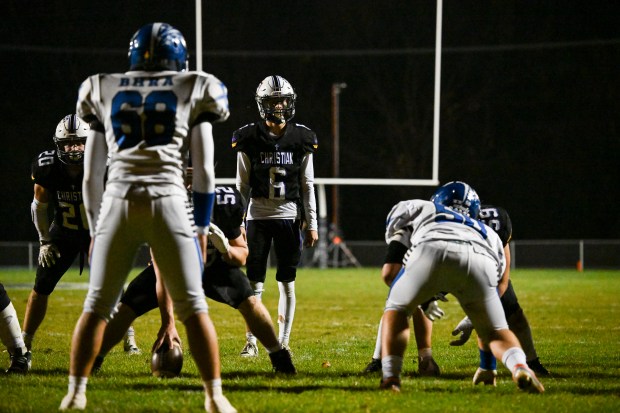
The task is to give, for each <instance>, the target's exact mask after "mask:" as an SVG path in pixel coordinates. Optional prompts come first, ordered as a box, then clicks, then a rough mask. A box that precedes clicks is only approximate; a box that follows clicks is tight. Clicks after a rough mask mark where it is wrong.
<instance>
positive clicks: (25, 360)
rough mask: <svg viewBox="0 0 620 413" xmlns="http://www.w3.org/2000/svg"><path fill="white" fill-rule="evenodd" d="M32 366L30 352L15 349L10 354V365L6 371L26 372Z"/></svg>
mask: <svg viewBox="0 0 620 413" xmlns="http://www.w3.org/2000/svg"><path fill="white" fill-rule="evenodd" d="M31 366H32V353H31V352H30V351H27V352H26V353H25V354H22V351H21V349H18V350H16V351H15V354H11V365H10V366H9V368H8V370H7V371H6V372H7V373H8V374H26V373H28V371H30V367H31Z"/></svg>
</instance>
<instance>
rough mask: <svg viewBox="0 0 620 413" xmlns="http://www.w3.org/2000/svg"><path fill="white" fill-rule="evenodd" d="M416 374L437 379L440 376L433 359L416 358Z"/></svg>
mask: <svg viewBox="0 0 620 413" xmlns="http://www.w3.org/2000/svg"><path fill="white" fill-rule="evenodd" d="M418 374H420V376H424V377H437V376H439V375H440V374H441V370H440V369H439V366H438V365H437V363H436V362H435V359H433V357H424V358H422V357H418Z"/></svg>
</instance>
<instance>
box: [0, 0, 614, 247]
mask: <svg viewBox="0 0 620 413" xmlns="http://www.w3.org/2000/svg"><path fill="white" fill-rule="evenodd" d="M85 3H87V2H78V1H75V2H70V1H63V2H59V1H56V2H55V1H47V2H43V1H32V2H23V1H14V0H9V1H7V0H5V1H3V2H2V6H0V7H1V9H2V23H1V25H0V35H1V36H0V52H1V54H2V66H1V67H2V76H1V78H0V79H1V80H0V82H1V89H0V90H1V91H2V98H1V99H0V105H1V107H0V117H1V118H0V119H1V121H2V123H1V125H2V126H3V130H2V136H1V138H0V139H1V141H2V150H0V193H1V194H2V202H0V208H1V209H0V217H1V219H0V240H2V241H31V240H36V232H35V230H34V226H33V225H32V222H31V219H30V203H31V201H32V183H31V181H30V162H31V160H32V159H33V158H34V157H35V156H36V155H37V154H38V153H39V152H41V151H43V150H47V149H51V148H52V146H53V142H52V135H53V132H54V128H55V126H56V124H57V123H58V121H59V120H60V119H61V118H62V117H63V116H64V115H66V114H68V113H72V112H74V110H75V100H76V98H77V89H78V87H79V85H80V83H81V82H82V81H83V80H84V79H85V78H86V77H87V76H89V75H91V74H94V73H99V72H123V71H125V70H127V67H128V65H127V45H128V42H129V39H130V37H131V36H132V34H133V33H134V32H135V31H136V30H137V29H138V28H139V27H140V26H142V25H143V24H146V23H149V22H152V21H165V22H168V23H170V24H172V25H174V26H176V27H177V28H179V29H180V30H181V31H182V32H183V33H184V34H185V37H186V39H187V42H188V47H189V48H190V51H191V55H192V57H195V56H196V53H195V45H196V40H195V8H194V7H195V6H194V2H193V1H159V0H158V1H143V2H140V1H133V2H128V1H123V2H120V1H99V2H88V3H89V4H85ZM619 12H620V3H619V2H615V1H600V2H598V1H549V0H543V1H537V2H532V1H516V0H513V1H510V0H506V1H489V0H458V1H456V0H453V1H445V2H444V19H443V47H444V53H443V56H442V59H443V62H442V63H443V64H442V85H441V129H440V139H441V146H440V168H439V179H440V181H441V182H442V183H445V182H447V181H449V180H455V179H459V180H464V181H467V182H468V183H470V184H471V185H472V186H473V187H474V188H476V190H477V191H478V193H479V194H480V196H481V198H482V199H483V201H486V202H490V203H494V204H497V205H502V206H504V207H506V208H507V209H508V210H509V212H510V214H511V217H512V219H513V224H514V237H515V239H578V238H595V239H604V238H620V235H619V234H620V220H619V218H618V216H619V214H618V211H617V210H618V207H619V206H620V195H619V193H620V189H619V188H618V178H619V171H620V167H619V161H618V157H619V155H620V150H619V149H620V144H619V143H618V142H619V130H618V119H619V115H620V111H619V109H620V103H619V100H620V99H619V91H620V87H619V86H620V84H619V83H620V82H619V73H620V71H619V67H620V65H619V64H620V24H619V23H618V22H619V21H620V13H619ZM434 43H435V3H434V2H433V1H415V2H414V1H407V2H404V1H400V2H389V1H388V2H370V1H359V0H357V1H354V0H338V1H313V2H294V1H293V2H241V1H211V0H210V1H206V2H204V5H203V50H204V59H203V69H204V70H205V71H207V72H209V73H213V74H214V75H216V76H217V77H218V78H220V79H221V80H222V81H223V82H224V83H225V84H226V85H227V86H228V89H229V98H230V106H231V112H232V115H231V117H230V119H229V120H228V121H227V122H226V123H224V124H219V125H217V126H216V127H215V137H216V150H217V152H216V159H217V161H218V164H217V168H216V172H217V174H218V176H219V177H233V176H234V170H235V169H234V162H235V158H234V154H233V152H232V150H231V149H230V137H231V134H232V131H233V130H235V129H237V128H239V127H241V126H242V125H244V124H246V123H249V122H251V121H255V120H257V119H258V113H257V110H256V105H255V102H254V99H253V95H254V91H255V89H256V86H257V85H258V83H259V82H260V81H261V80H262V79H263V78H264V77H266V76H267V75H272V74H279V75H282V76H284V77H285V78H287V79H288V80H289V81H290V82H291V83H292V84H293V86H294V87H295V88H296V90H297V92H298V95H299V98H298V104H297V115H296V118H295V120H296V121H297V122H300V123H303V124H306V125H308V126H309V127H311V128H312V129H313V130H315V131H316V132H317V134H318V137H319V145H320V146H319V152H318V153H317V155H316V156H315V175H316V177H332V149H333V145H332V116H331V97H330V92H331V85H332V83H334V82H346V83H347V88H346V89H344V90H343V91H342V94H341V96H340V176H341V177H345V178H412V179H429V178H431V176H432V169H431V166H432V157H431V154H432V128H433V87H434V59H435V57H434V47H435V46H434ZM190 67H191V68H192V69H193V68H195V61H192V60H190ZM433 191H434V188H431V187H401V188H398V187H373V186H370V187H364V186H343V187H341V188H340V224H341V229H342V232H343V233H344V236H345V238H346V239H350V240H379V239H382V237H383V230H384V219H385V216H386V214H387V212H388V211H389V209H390V208H391V206H392V205H393V204H394V203H396V202H397V201H399V200H401V199H406V198H428V197H429V196H430V195H431V194H432V192H433ZM329 195H330V192H329V189H328V206H330V207H331V199H330V198H329ZM330 209H331V208H330ZM331 213H332V211H331V210H330V211H329V214H330V216H331Z"/></svg>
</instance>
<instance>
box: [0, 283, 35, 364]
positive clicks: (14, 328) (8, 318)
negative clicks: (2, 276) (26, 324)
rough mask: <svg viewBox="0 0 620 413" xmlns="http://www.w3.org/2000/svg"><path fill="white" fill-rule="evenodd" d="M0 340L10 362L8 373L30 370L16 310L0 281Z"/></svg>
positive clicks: (29, 357)
mask: <svg viewBox="0 0 620 413" xmlns="http://www.w3.org/2000/svg"><path fill="white" fill-rule="evenodd" d="M0 341H2V344H4V346H5V347H6V348H7V350H8V352H9V357H10V359H11V364H10V366H9V368H8V370H7V371H6V372H7V373H9V374H26V373H28V371H29V370H30V360H31V354H30V351H28V349H27V348H26V343H24V338H23V337H22V333H21V328H20V327H19V320H18V319H17V312H16V311H15V307H14V306H13V303H12V302H11V299H10V298H9V295H8V294H7V292H6V290H5V289H4V285H2V283H0Z"/></svg>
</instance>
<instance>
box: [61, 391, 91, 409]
mask: <svg viewBox="0 0 620 413" xmlns="http://www.w3.org/2000/svg"><path fill="white" fill-rule="evenodd" d="M85 408H86V394H85V393H79V394H76V393H69V394H67V395H66V396H65V397H64V398H63V399H62V402H60V407H59V408H58V410H84V409H85Z"/></svg>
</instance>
